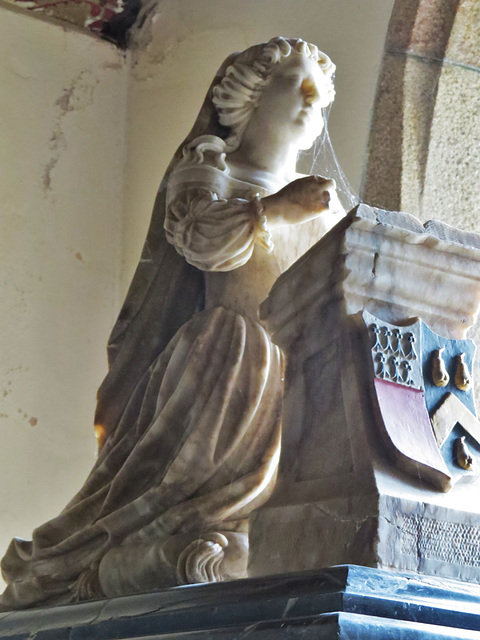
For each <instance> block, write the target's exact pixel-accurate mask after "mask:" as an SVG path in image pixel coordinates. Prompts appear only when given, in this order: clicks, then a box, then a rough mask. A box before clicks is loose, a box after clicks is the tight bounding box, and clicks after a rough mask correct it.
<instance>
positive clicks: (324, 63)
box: [176, 37, 335, 171]
mask: <svg viewBox="0 0 480 640" xmlns="http://www.w3.org/2000/svg"><path fill="white" fill-rule="evenodd" d="M291 53H299V54H301V55H303V56H306V57H308V58H312V59H313V60H315V62H318V64H319V65H320V68H321V70H322V71H323V73H324V74H325V76H326V77H327V78H328V79H332V76H333V73H334V71H335V65H334V64H333V62H332V61H331V60H330V58H329V57H328V56H327V55H326V54H325V53H323V52H322V51H320V50H319V49H318V47H317V46H316V45H314V44H309V43H308V42H305V40H301V39H300V38H298V39H293V38H289V39H287V38H281V37H276V38H272V40H270V41H269V42H267V43H266V44H259V45H256V46H253V47H250V48H249V49H246V50H245V51H242V52H241V53H239V54H238V55H237V56H236V58H235V60H234V62H233V64H231V65H230V66H228V67H227V69H226V71H225V74H224V76H223V78H222V79H221V80H220V82H219V83H218V84H217V85H216V86H215V87H214V89H213V95H212V102H213V105H214V107H215V110H216V112H217V115H218V120H219V122H220V124H221V125H222V126H223V127H226V128H227V129H229V133H228V135H227V137H226V138H220V137H218V136H217V135H211V134H206V135H200V136H198V137H195V138H194V139H193V140H191V141H190V142H188V143H187V144H185V145H184V146H183V147H182V158H181V159H180V160H179V161H178V162H177V163H176V166H178V167H180V166H184V165H191V164H202V163H203V162H204V160H205V154H206V153H208V154H209V155H210V156H211V157H212V158H213V159H214V164H215V166H216V167H217V168H219V169H221V170H223V171H227V170H228V168H227V164H226V161H225V157H226V154H227V153H231V152H232V151H235V150H236V149H238V147H239V146H240V143H241V141H242V137H243V133H244V131H245V128H246V126H247V124H248V121H249V119H250V116H251V115H252V112H253V110H254V109H255V108H256V106H257V105H258V102H259V100H260V97H261V95H262V91H263V89H264V88H265V86H266V85H267V83H268V82H269V78H270V75H271V72H272V70H273V68H274V67H275V65H276V64H278V63H280V62H282V60H284V59H285V58H288V56H289V55H290V54H291ZM334 95H335V94H334V91H333V82H332V90H331V91H329V92H328V93H327V94H326V95H325V96H324V102H323V104H322V105H321V106H323V107H326V106H328V105H329V104H330V102H332V100H333V98H334Z"/></svg>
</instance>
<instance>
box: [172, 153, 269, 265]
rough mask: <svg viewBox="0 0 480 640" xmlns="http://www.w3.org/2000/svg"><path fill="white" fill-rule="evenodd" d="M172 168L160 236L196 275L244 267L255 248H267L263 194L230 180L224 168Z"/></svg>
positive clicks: (188, 165)
mask: <svg viewBox="0 0 480 640" xmlns="http://www.w3.org/2000/svg"><path fill="white" fill-rule="evenodd" d="M190 158H191V156H187V158H186V162H183V163H181V164H180V165H179V166H178V168H176V169H175V170H174V171H173V172H172V174H171V176H170V178H169V181H168V185H167V209H166V216H165V235H166V238H167V240H168V242H170V243H171V244H172V245H173V246H174V247H175V248H176V250H177V251H178V253H180V254H181V255H183V256H184V257H185V259H186V260H187V262H189V263H190V264H192V265H193V266H195V267H197V268H198V269H201V270H202V271H231V270H233V269H236V268H238V267H241V266H242V265H244V264H245V263H246V262H247V261H248V260H249V258H250V257H251V255H252V253H253V249H254V247H255V245H256V244H257V245H260V246H262V247H264V248H265V249H266V250H267V251H271V250H272V249H273V243H272V240H271V237H270V234H269V232H268V230H267V226H266V222H267V221H266V217H265V215H264V214H263V208H262V205H261V201H260V198H261V197H262V196H263V195H265V193H266V192H265V190H264V189H261V188H259V187H258V186H256V185H252V184H249V183H246V182H243V181H241V180H237V179H235V178H232V177H231V176H230V175H229V173H228V168H227V166H226V165H225V164H224V163H223V164H221V165H220V167H218V166H212V164H210V163H208V162H206V161H205V160H204V156H203V154H202V156H201V161H200V162H199V161H198V160H197V161H192V160H191V159H190Z"/></svg>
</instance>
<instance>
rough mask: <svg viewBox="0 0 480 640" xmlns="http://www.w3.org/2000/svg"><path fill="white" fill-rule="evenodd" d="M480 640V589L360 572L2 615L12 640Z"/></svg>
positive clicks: (1, 625) (333, 571)
mask: <svg viewBox="0 0 480 640" xmlns="http://www.w3.org/2000/svg"><path fill="white" fill-rule="evenodd" d="M247 635H248V636H249V637H250V638H252V639H253V640H256V639H257V638H258V640H273V639H275V640H279V639H282V638H285V640H287V639H288V640H292V639H295V638H302V639H304V640H305V639H306V640H310V638H311V639H312V640H330V639H332V640H333V639H336V640H339V639H340V640H341V639H345V640H347V639H348V640H352V639H356V640H376V639H377V638H378V640H385V638H403V639H406V640H437V639H438V638H443V639H444V640H458V639H459V638H463V639H465V640H478V638H479V637H480V588H479V587H478V586H472V585H464V584H462V583H458V582H456V581H448V580H440V579H435V578H429V579H426V578H424V577H418V576H413V575H407V574H392V573H390V572H386V571H379V570H376V569H368V568H365V567H356V566H340V567H332V568H330V569H326V570H324V571H319V572H308V573H304V574H301V575H299V574H297V575H289V576H275V577H270V578H257V579H250V580H239V581H237V582H230V583H225V584H212V585H194V586H188V587H177V588H174V589H169V590H166V591H160V592H157V593H148V594H143V595H138V596H129V597H123V598H116V599H113V600H100V601H98V602H90V603H84V604H76V605H67V606H62V607H49V608H45V609H36V610H32V611H15V612H10V613H4V614H0V638H3V639H7V638H10V639H11V640H30V639H32V638H35V639H36V640H87V639H88V640H120V638H121V639H122V640H140V639H141V638H143V639H145V640H160V639H161V638H168V639H177V638H178V639H179V640H180V638H181V639H185V638H189V639H195V640H215V639H218V640H235V639H238V638H242V637H246V636H247Z"/></svg>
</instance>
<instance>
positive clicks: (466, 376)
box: [455, 353, 472, 391]
mask: <svg viewBox="0 0 480 640" xmlns="http://www.w3.org/2000/svg"><path fill="white" fill-rule="evenodd" d="M455 386H456V387H457V389H460V391H469V390H470V389H471V388H472V376H471V375H470V371H469V370H468V365H467V363H466V362H465V354H464V353H461V354H460V355H459V356H457V369H456V371H455Z"/></svg>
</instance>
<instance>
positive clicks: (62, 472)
mask: <svg viewBox="0 0 480 640" xmlns="http://www.w3.org/2000/svg"><path fill="white" fill-rule="evenodd" d="M0 14H1V16H0V96H1V97H0V273H1V277H0V301H1V313H0V514H1V517H0V555H3V550H4V549H5V548H6V546H7V544H8V543H9V541H10V539H11V538H12V537H13V536H14V535H15V536H19V537H25V538H29V537H30V536H31V533H32V528H33V527H34V526H36V525H38V524H41V523H42V522H43V521H45V520H46V519H47V518H50V517H52V516H54V515H56V514H57V513H58V511H59V510H60V509H61V508H63V506H65V503H66V502H67V501H68V500H69V499H70V498H71V497H72V495H73V494H74V492H75V491H76V490H77V489H78V488H80V486H81V484H82V483H83V480H84V478H85V476H86V474H87V472H88V470H89V468H90V466H91V465H92V462H93V460H94V454H95V441H94V435H93V429H92V423H93V410H94V404H95V392H96V388H97V387H98V385H99V383H100V382H101V380H102V377H103V375H104V373H105V370H106V358H105V342H106V339H107V335H108V332H109V330H110V327H111V325H112V322H113V320H114V317H115V314H116V310H117V307H118V303H119V300H118V292H117V289H118V287H117V283H118V270H119V264H120V240H121V227H122V197H121V196H122V188H123V168H124V157H125V147H124V139H125V109H126V86H127V85H126V78H127V73H126V72H127V69H126V65H125V62H124V59H123V57H122V55H120V54H119V53H118V52H117V51H116V50H115V49H114V48H113V47H112V46H111V45H107V44H106V43H104V42H100V41H98V40H96V39H94V38H93V37H91V36H88V35H84V34H82V33H79V32H75V31H72V30H65V29H64V28H62V27H59V26H57V25H54V24H50V23H47V22H44V21H41V20H38V19H35V18H33V17H31V16H30V15H25V14H23V13H19V12H17V11H15V10H10V9H8V10H7V9H0Z"/></svg>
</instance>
